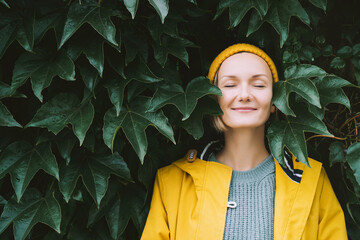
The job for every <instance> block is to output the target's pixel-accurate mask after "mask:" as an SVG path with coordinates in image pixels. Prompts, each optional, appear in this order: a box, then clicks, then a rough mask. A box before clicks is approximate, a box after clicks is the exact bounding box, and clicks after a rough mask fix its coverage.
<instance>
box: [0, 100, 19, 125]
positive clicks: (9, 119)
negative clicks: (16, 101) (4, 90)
mask: <svg viewBox="0 0 360 240" xmlns="http://www.w3.org/2000/svg"><path fill="white" fill-rule="evenodd" d="M0 126H3V127H22V126H21V125H20V124H19V123H18V122H17V121H16V120H15V119H14V117H13V116H12V115H11V113H10V112H9V110H8V109H7V108H6V107H5V105H4V104H2V102H0Z"/></svg>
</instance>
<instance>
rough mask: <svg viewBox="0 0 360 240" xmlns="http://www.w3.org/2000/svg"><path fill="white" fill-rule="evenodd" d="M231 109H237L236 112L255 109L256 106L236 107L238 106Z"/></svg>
mask: <svg viewBox="0 0 360 240" xmlns="http://www.w3.org/2000/svg"><path fill="white" fill-rule="evenodd" d="M231 110H234V111H237V112H252V111H255V110H256V108H252V107H238V108H231Z"/></svg>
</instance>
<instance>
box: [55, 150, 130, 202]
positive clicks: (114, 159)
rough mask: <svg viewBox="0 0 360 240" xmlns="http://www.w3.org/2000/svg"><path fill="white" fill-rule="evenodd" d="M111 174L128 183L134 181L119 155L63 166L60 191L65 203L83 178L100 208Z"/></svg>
mask: <svg viewBox="0 0 360 240" xmlns="http://www.w3.org/2000/svg"><path fill="white" fill-rule="evenodd" d="M110 174H114V175H116V176H118V177H120V178H122V179H124V180H126V181H130V182H131V181H132V178H131V175H130V170H129V168H128V167H127V165H126V163H125V162H124V160H123V158H122V157H121V156H120V155H119V154H118V153H114V154H111V155H108V156H92V157H84V159H76V161H71V162H70V164H69V165H68V166H65V165H62V166H61V168H60V179H61V180H60V182H59V187H60V191H61V193H62V194H63V197H64V199H65V201H66V202H69V200H70V197H71V195H72V193H73V191H74V189H75V186H76V183H77V181H78V179H79V177H80V176H81V178H82V181H83V183H84V185H85V187H86V189H87V190H88V192H89V193H90V195H91V197H92V198H93V199H94V202H95V203H96V205H97V206H99V205H100V203H101V200H102V198H103V197H104V196H105V193H106V191H107V187H108V181H109V178H110Z"/></svg>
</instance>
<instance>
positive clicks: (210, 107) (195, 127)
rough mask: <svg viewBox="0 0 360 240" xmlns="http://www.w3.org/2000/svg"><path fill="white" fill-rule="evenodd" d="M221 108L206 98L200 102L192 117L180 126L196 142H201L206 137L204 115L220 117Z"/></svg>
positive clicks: (212, 100) (215, 102)
mask: <svg viewBox="0 0 360 240" xmlns="http://www.w3.org/2000/svg"><path fill="white" fill-rule="evenodd" d="M220 114H222V111H221V108H220V106H219V104H218V103H217V101H216V100H214V99H212V98H210V97H204V98H202V99H200V100H199V103H198V104H197V105H196V108H195V110H194V111H193V112H192V113H191V115H190V117H189V118H188V119H186V120H185V121H183V122H181V123H180V124H179V125H180V126H181V127H183V128H184V129H185V130H186V131H187V132H188V133H189V134H190V135H191V136H193V138H194V139H195V140H199V139H200V138H201V137H202V136H203V135H204V127H203V124H202V122H203V118H204V115H220Z"/></svg>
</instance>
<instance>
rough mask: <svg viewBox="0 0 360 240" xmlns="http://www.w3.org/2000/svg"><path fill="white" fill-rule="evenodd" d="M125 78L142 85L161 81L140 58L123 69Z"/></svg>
mask: <svg viewBox="0 0 360 240" xmlns="http://www.w3.org/2000/svg"><path fill="white" fill-rule="evenodd" d="M125 76H126V78H127V79H129V80H136V81H139V82H143V83H155V82H159V81H162V80H163V79H162V78H159V77H158V76H156V75H155V74H154V73H153V72H152V71H151V69H150V68H149V67H148V66H147V65H146V63H145V62H144V61H143V60H142V59H140V58H137V59H136V60H135V61H133V62H132V63H130V64H129V65H128V67H127V68H126V69H125Z"/></svg>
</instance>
